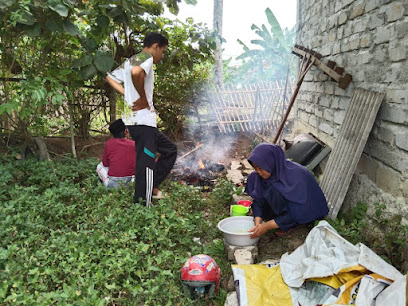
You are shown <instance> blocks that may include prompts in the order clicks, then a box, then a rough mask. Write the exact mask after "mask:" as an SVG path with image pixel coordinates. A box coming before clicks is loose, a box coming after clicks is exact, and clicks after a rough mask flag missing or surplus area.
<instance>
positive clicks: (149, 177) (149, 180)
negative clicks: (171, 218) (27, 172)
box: [146, 167, 153, 207]
mask: <svg viewBox="0 0 408 306" xmlns="http://www.w3.org/2000/svg"><path fill="white" fill-rule="evenodd" d="M152 193H153V169H150V168H148V167H146V206H147V207H150V206H152Z"/></svg>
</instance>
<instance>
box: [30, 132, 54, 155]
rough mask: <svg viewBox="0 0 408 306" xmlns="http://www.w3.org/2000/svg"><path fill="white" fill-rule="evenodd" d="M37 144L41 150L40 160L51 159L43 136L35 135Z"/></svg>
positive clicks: (34, 138)
mask: <svg viewBox="0 0 408 306" xmlns="http://www.w3.org/2000/svg"><path fill="white" fill-rule="evenodd" d="M33 140H34V142H35V144H36V145H37V148H38V150H39V153H38V155H39V156H38V158H39V159H40V160H51V158H50V154H49V153H48V148H47V145H46V144H45V141H44V139H43V138H42V137H33Z"/></svg>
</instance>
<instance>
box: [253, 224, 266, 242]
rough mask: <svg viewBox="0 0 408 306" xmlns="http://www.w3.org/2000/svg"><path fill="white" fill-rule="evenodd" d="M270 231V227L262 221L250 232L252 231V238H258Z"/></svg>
mask: <svg viewBox="0 0 408 306" xmlns="http://www.w3.org/2000/svg"><path fill="white" fill-rule="evenodd" d="M267 231H268V228H267V226H266V223H260V224H258V225H255V226H254V227H251V228H250V229H249V230H248V232H250V233H252V235H251V238H252V239H254V238H257V237H260V236H262V235H263V234H265V233H266V232H267Z"/></svg>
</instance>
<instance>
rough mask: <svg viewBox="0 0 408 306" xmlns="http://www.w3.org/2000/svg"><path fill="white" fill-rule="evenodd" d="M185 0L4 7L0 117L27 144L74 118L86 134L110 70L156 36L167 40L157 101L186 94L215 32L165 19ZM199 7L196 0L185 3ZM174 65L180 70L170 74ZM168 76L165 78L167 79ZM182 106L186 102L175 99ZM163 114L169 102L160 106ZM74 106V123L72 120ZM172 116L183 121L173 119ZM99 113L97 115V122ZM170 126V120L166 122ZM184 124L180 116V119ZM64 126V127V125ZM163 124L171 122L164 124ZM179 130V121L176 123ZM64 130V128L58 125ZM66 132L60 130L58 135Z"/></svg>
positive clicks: (0, 10)
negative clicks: (146, 39) (152, 33)
mask: <svg viewBox="0 0 408 306" xmlns="http://www.w3.org/2000/svg"><path fill="white" fill-rule="evenodd" d="M178 2H180V0H166V1H155V0H138V1H125V2H118V1H113V0H92V1H77V0H37V1H34V0H25V1H21V0H5V1H2V2H1V3H0V21H1V23H0V35H1V41H0V67H1V75H0V78H1V81H2V82H1V85H2V86H0V93H1V94H0V116H1V118H2V121H3V123H4V122H6V123H7V124H3V126H5V125H7V126H11V129H17V130H19V131H20V132H21V134H23V135H26V136H27V137H28V138H29V135H30V134H44V133H45V134H46V133H47V132H49V124H50V123H54V124H55V125H59V124H57V123H56V121H58V120H59V119H58V118H55V117H56V116H59V117H61V118H63V119H64V122H63V124H62V126H65V127H67V126H68V124H67V122H68V120H73V121H74V124H75V128H76V132H77V133H80V131H82V132H81V133H80V134H82V135H83V136H86V134H87V133H89V126H88V127H87V128H85V127H84V125H86V124H88V125H89V120H90V119H91V117H92V112H97V114H101V112H102V113H103V114H106V107H107V102H108V101H107V99H106V89H107V88H106V84H105V79H104V76H105V74H106V72H107V71H109V70H111V69H112V68H113V67H115V66H116V65H119V64H120V63H121V62H122V61H123V60H124V59H125V58H127V57H129V56H131V55H133V54H135V53H136V52H138V51H140V50H141V48H142V45H141V42H142V40H143V38H144V36H145V34H146V33H148V32H150V31H159V32H162V33H164V35H165V36H168V38H169V40H170V47H169V51H170V52H169V54H170V55H169V56H168V59H167V61H166V63H163V65H162V66H160V67H158V72H159V74H160V73H163V74H164V75H165V76H164V79H167V80H171V81H172V82H168V83H169V85H167V87H166V86H163V87H159V88H158V89H159V91H156V94H157V95H158V97H163V100H170V97H167V96H166V92H162V93H160V90H161V88H163V90H167V91H168V89H169V88H168V87H169V86H170V85H172V87H171V88H172V91H171V92H169V91H168V93H181V94H182V95H186V96H187V95H188V93H186V91H188V90H189V88H188V87H183V86H181V87H180V88H179V89H177V87H178V85H179V84H180V85H181V84H183V83H182V82H177V79H178V78H181V79H183V80H185V79H187V78H189V77H191V76H193V75H194V67H196V65H195V64H196V63H198V62H200V61H210V60H211V52H212V51H211V44H212V37H213V36H212V34H211V33H210V31H209V30H208V29H206V28H202V27H200V26H195V25H194V24H193V23H192V22H190V23H187V24H183V23H181V22H178V23H177V24H173V23H172V22H171V21H170V20H168V19H165V18H162V17H160V15H161V14H162V13H163V12H164V6H167V7H168V8H169V10H170V11H171V12H173V13H177V12H178ZM185 2H187V3H192V4H194V3H195V2H196V1H195V0H185ZM170 64H177V65H178V67H177V68H178V70H177V71H176V70H174V69H171V68H169V67H170ZM166 74H167V76H166ZM177 103H182V101H180V97H177ZM155 104H157V108H158V109H159V110H163V113H165V112H170V113H172V112H173V111H178V110H179V108H176V109H174V110H173V109H171V108H170V109H169V108H168V107H167V105H169V103H168V102H163V104H162V102H161V100H160V99H156V100H155ZM69 105H71V106H72V109H73V112H72V117H71V118H70V116H69V111H68V109H69V107H68V106H69ZM172 115H174V116H173V118H178V117H177V114H176V113H172ZM97 116H98V115H95V116H94V117H97ZM162 119H163V121H166V120H165V119H166V116H163V118H162ZM180 119H181V118H180ZM60 123H61V122H60ZM165 123H166V122H165ZM177 124H178V125H180V123H179V122H178V123H177ZM60 126H61V125H60ZM59 132H61V130H60V131H59Z"/></svg>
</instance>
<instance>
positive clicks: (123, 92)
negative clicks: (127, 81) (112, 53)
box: [106, 75, 125, 96]
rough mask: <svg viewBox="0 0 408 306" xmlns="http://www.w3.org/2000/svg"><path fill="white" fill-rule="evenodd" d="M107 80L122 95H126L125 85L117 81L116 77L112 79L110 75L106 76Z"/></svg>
mask: <svg viewBox="0 0 408 306" xmlns="http://www.w3.org/2000/svg"><path fill="white" fill-rule="evenodd" d="M106 82H108V84H109V85H110V86H112V88H113V89H115V90H116V91H117V92H118V93H120V94H121V95H122V96H124V95H125V89H124V88H123V86H122V85H121V84H120V83H118V82H116V81H115V80H114V79H112V78H111V77H110V76H108V75H107V76H106Z"/></svg>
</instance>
